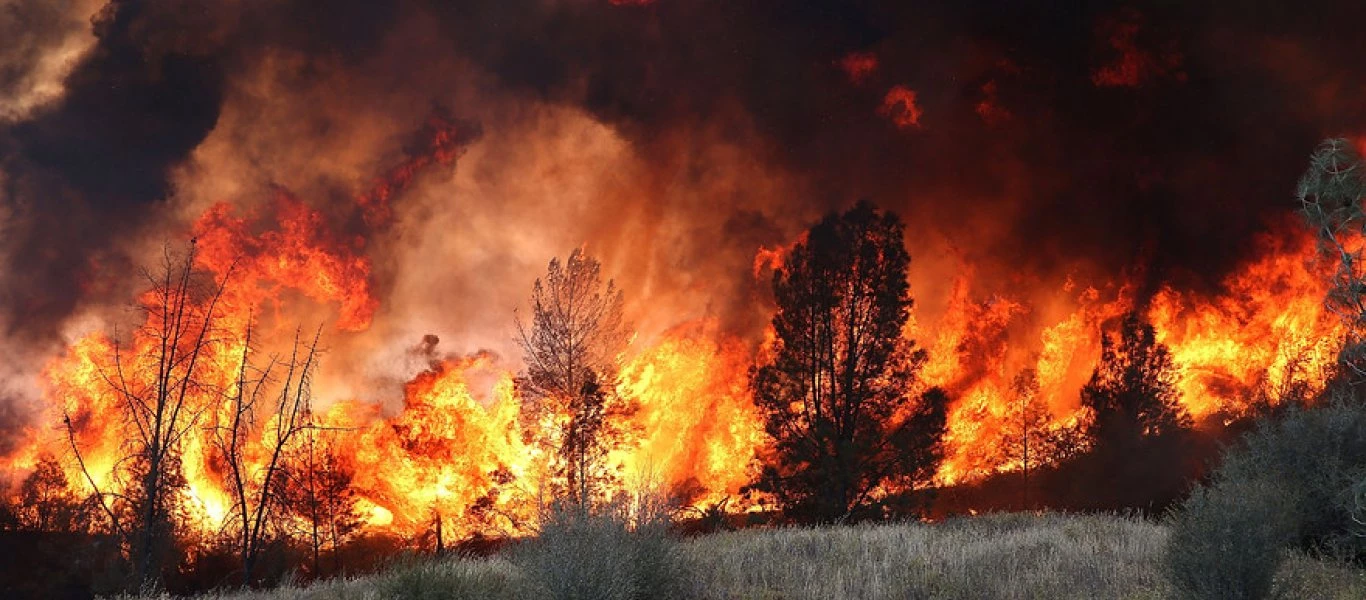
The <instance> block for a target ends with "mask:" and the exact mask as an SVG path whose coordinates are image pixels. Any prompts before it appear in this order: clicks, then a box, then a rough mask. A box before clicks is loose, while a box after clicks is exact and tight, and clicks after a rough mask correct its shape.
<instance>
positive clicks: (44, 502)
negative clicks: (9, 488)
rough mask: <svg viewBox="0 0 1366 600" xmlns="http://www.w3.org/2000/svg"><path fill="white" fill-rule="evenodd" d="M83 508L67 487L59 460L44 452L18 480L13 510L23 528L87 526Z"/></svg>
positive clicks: (72, 529) (69, 529)
mask: <svg viewBox="0 0 1366 600" xmlns="http://www.w3.org/2000/svg"><path fill="white" fill-rule="evenodd" d="M87 508H88V507H87V506H86V505H85V503H84V502H82V501H81V500H80V499H79V498H77V496H76V493H75V492H74V491H73V490H72V489H71V486H70V483H69V482H68V481H67V478H66V472H65V471H64V470H63V469H62V466H61V464H59V463H58V462H57V460H56V459H55V458H53V457H51V456H44V457H42V458H41V459H39V460H38V464H37V466H36V467H34V469H33V472H32V473H29V475H28V477H25V478H24V481H23V483H21V484H19V497H18V502H17V504H16V506H15V511H14V512H15V517H16V521H17V524H18V526H19V527H21V528H23V529H28V530H32V531H56V532H64V533H74V532H79V531H85V530H86V528H87V527H88V525H89V515H88V514H87V510H86V509H87Z"/></svg>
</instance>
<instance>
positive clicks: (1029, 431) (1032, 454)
mask: <svg viewBox="0 0 1366 600" xmlns="http://www.w3.org/2000/svg"><path fill="white" fill-rule="evenodd" d="M1010 391H1011V394H1012V395H1013V396H1014V397H1015V408H1014V410H1015V412H1016V413H1017V415H1016V417H1017V422H1018V429H1017V433H1016V435H1014V436H1012V437H1011V438H1010V442H1009V445H1010V449H1011V454H1012V455H1013V456H1016V457H1019V459H1020V475H1021V481H1022V485H1021V488H1020V489H1021V495H1022V497H1023V505H1024V507H1025V508H1029V506H1030V501H1029V470H1030V469H1031V468H1034V467H1036V466H1038V465H1039V464H1040V463H1042V462H1043V461H1044V460H1045V458H1044V457H1046V456H1048V455H1049V451H1048V447H1049V445H1050V444H1049V430H1048V421H1049V417H1050V412H1049V410H1048V405H1047V404H1045V403H1044V399H1043V397H1042V396H1040V395H1039V377H1038V374H1037V373H1036V372H1035V371H1034V369H1025V370H1023V371H1020V373H1019V374H1018V375H1016V376H1015V380H1014V381H1012V382H1011V385H1010Z"/></svg>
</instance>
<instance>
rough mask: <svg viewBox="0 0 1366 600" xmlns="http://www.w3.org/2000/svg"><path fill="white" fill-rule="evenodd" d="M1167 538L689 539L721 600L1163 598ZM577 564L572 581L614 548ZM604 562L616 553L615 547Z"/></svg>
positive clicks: (1132, 528)
mask: <svg viewBox="0 0 1366 600" xmlns="http://www.w3.org/2000/svg"><path fill="white" fill-rule="evenodd" d="M1166 537H1167V532H1166V530H1165V528H1164V527H1163V526H1162V525H1159V524H1155V523H1152V522H1148V521H1143V520H1138V519H1133V518H1128V517H1119V516H1106V515H1059V514H1045V515H1026V514H1002V515H992V516H984V517H975V518H966V519H957V520H950V521H946V522H943V523H937V524H919V523H912V524H896V525H868V526H852V527H829V528H787V529H766V530H745V531H735V532H727V533H720V534H714V535H708V536H702V537H698V538H694V539H691V540H688V541H686V542H684V543H683V544H682V556H683V557H684V558H685V562H686V563H687V565H688V569H689V570H690V571H691V573H692V577H691V579H692V581H693V582H694V583H695V584H696V589H695V593H696V595H697V597H699V598H704V599H716V600H723V599H724V600H731V599H734V600H740V599H744V600H750V599H752V600H799V599H813V600H814V599H825V598H849V599H851V600H857V599H868V600H873V599H894V598H895V599H904V598H934V599H959V598H961V599H998V598H999V599H1025V598H1050V599H1051V598H1060V599H1064V598H1077V599H1083V598H1084V599H1091V598H1126V599H1158V598H1168V597H1171V595H1172V592H1171V589H1170V586H1169V584H1168V582H1167V581H1166V579H1165V576H1164V574H1163V569H1162V558H1163V552H1164V547H1165V542H1166ZM583 550H584V551H585V552H584V553H582V554H579V555H578V557H577V558H564V559H562V562H563V564H562V565H561V567H563V568H565V571H564V572H566V573H574V574H577V575H582V576H586V577H589V578H604V577H611V574H610V572H609V571H608V570H602V569H580V570H579V572H576V573H575V572H574V571H573V564H572V563H574V562H575V561H581V562H580V566H584V565H587V564H588V563H589V562H591V561H592V560H593V559H592V558H589V557H588V555H591V554H601V553H603V552H602V549H601V548H598V549H596V550H597V552H594V551H593V549H591V548H584V549H583ZM605 554H610V552H606V553H605ZM537 584H538V582H536V581H533V580H532V578H530V577H528V576H526V575H525V574H524V573H523V571H522V569H520V568H519V567H518V566H517V565H516V564H514V563H513V562H512V561H510V560H508V559H507V558H504V557H496V558H488V559H474V558H455V559H448V560H440V561H426V562H417V563H410V564H406V565H401V566H396V567H395V568H393V569H391V570H390V571H388V572H386V573H383V574H381V575H377V576H373V577H366V578H356V579H345V580H335V581H329V582H325V583H320V584H317V585H313V586H310V587H303V588H296V587H285V588H282V589H278V590H271V591H262V592H248V593H240V592H239V593H222V594H217V595H210V596H205V597H204V598H205V600H324V599H333V598H337V599H341V598H346V599H372V598H373V599H379V598H413V599H420V598H453V599H462V598H479V599H487V598H494V599H497V598H509V599H511V598H542V597H548V596H546V595H545V593H544V591H541V590H538V585H537ZM1277 592H1278V594H1279V597H1281V598H1305V599H1337V598H1341V599H1344V600H1345V599H1349V598H1363V597H1366V571H1361V570H1357V569H1351V568H1347V567H1342V566H1339V565H1335V564H1331V563H1329V562H1326V561H1321V560H1316V559H1311V558H1307V557H1303V556H1295V557H1292V559H1291V560H1289V561H1287V562H1286V564H1285V566H1284V567H1283V568H1282V569H1281V571H1280V573H1278V575H1277Z"/></svg>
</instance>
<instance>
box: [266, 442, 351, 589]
mask: <svg viewBox="0 0 1366 600" xmlns="http://www.w3.org/2000/svg"><path fill="white" fill-rule="evenodd" d="M303 433H304V441H303V443H302V444H300V445H299V446H297V447H295V448H294V450H293V454H292V456H291V457H290V459H289V460H287V461H285V462H284V463H283V465H282V466H281V468H280V470H279V471H278V472H277V473H276V477H277V478H278V479H279V480H280V482H279V484H278V485H277V488H276V489H278V490H279V492H278V494H277V498H278V499H279V501H280V503H281V505H282V507H281V508H282V509H283V511H284V514H285V515H286V516H288V517H290V521H291V523H294V524H295V527H294V529H295V535H296V537H298V538H301V539H303V540H304V542H305V543H306V544H307V545H308V549H309V554H310V559H311V562H312V575H313V576H314V577H318V576H321V575H322V568H323V567H322V552H323V550H325V549H326V550H330V551H331V553H332V558H333V564H332V569H333V571H334V572H339V571H341V570H342V569H343V565H342V564H341V552H340V550H341V547H342V545H343V544H345V543H347V542H348V541H350V540H351V538H352V537H353V536H354V535H355V534H356V532H358V531H359V530H360V527H361V525H362V524H363V521H362V519H361V515H360V512H359V509H358V507H357V504H358V501H359V498H358V497H357V496H356V490H355V488H353V487H352V485H351V484H352V479H353V478H354V476H355V471H354V470H353V469H352V468H351V467H350V466H349V465H348V464H347V463H346V461H345V460H344V459H343V458H342V457H340V456H338V455H337V451H336V448H334V447H333V446H332V445H331V444H330V443H327V442H326V441H324V440H322V439H320V436H321V435H322V434H325V433H327V432H326V431H324V430H320V429H319V428H317V427H309V428H307V429H305V431H304V432H303Z"/></svg>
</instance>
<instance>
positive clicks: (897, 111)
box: [877, 85, 923, 129]
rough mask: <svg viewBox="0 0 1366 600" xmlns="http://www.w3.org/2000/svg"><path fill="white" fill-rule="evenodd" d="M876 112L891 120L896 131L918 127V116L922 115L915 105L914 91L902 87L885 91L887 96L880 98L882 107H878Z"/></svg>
mask: <svg viewBox="0 0 1366 600" xmlns="http://www.w3.org/2000/svg"><path fill="white" fill-rule="evenodd" d="M877 112H878V114H879V115H882V116H884V117H887V118H888V119H891V121H892V123H893V124H895V125H896V126H897V128H898V129H910V128H912V127H920V116H921V114H923V113H922V111H921V110H920V107H919V106H917V105H916V103H915V90H912V89H911V88H908V87H906V86H904V85H898V86H895V87H893V88H892V89H890V90H887V95H886V96H884V97H883V98H882V106H880V107H878V111H877Z"/></svg>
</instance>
